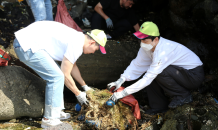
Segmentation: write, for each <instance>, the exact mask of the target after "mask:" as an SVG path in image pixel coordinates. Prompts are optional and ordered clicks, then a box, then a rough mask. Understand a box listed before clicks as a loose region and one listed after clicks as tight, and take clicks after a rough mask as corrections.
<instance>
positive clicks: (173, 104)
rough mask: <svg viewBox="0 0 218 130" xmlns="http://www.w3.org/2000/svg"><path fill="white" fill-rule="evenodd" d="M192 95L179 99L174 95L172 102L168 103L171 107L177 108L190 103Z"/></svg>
mask: <svg viewBox="0 0 218 130" xmlns="http://www.w3.org/2000/svg"><path fill="white" fill-rule="evenodd" d="M192 101H193V99H192V95H189V96H187V97H186V98H183V99H179V98H178V97H174V98H173V100H172V101H171V102H170V104H169V105H168V107H169V108H176V107H178V106H182V105H184V104H185V103H190V102H192Z"/></svg>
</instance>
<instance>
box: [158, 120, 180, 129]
mask: <svg viewBox="0 0 218 130" xmlns="http://www.w3.org/2000/svg"><path fill="white" fill-rule="evenodd" d="M177 124H178V122H177V121H176V120H172V119H171V120H167V121H166V122H165V123H164V124H163V126H162V128H161V130H176V127H177Z"/></svg>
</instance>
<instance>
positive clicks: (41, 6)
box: [26, 0, 53, 21]
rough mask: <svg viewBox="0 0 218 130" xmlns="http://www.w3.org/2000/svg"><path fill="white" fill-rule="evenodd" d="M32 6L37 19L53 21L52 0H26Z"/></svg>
mask: <svg viewBox="0 0 218 130" xmlns="http://www.w3.org/2000/svg"><path fill="white" fill-rule="evenodd" d="M26 1H27V4H28V5H29V6H30V8H31V11H32V13H33V16H34V18H35V21H42V20H49V21H53V12H52V4H51V0H26Z"/></svg>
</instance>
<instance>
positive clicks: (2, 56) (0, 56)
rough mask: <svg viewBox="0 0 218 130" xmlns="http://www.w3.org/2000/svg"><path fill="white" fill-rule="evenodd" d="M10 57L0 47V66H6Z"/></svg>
mask: <svg viewBox="0 0 218 130" xmlns="http://www.w3.org/2000/svg"><path fill="white" fill-rule="evenodd" d="M10 59H11V57H10V56H9V55H8V54H7V53H6V52H5V51H4V50H2V49H0V66H7V65H8V61H9V60H10Z"/></svg>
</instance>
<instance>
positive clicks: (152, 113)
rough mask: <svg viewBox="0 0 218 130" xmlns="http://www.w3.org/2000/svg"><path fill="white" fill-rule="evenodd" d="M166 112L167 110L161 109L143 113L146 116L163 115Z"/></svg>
mask: <svg viewBox="0 0 218 130" xmlns="http://www.w3.org/2000/svg"><path fill="white" fill-rule="evenodd" d="M167 110H168V108H161V109H148V110H147V111H145V114H148V115H155V114H157V113H164V112H166V111H167Z"/></svg>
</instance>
